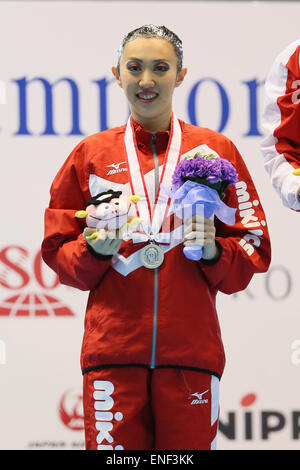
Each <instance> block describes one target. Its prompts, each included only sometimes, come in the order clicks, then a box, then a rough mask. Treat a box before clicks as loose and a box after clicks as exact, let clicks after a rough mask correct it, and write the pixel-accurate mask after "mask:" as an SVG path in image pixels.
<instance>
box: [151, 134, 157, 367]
mask: <svg viewBox="0 0 300 470" xmlns="http://www.w3.org/2000/svg"><path fill="white" fill-rule="evenodd" d="M151 150H152V155H153V159H154V201H155V198H156V194H157V191H158V186H159V164H158V157H157V151H156V134H155V133H153V134H151ZM157 309H158V268H155V269H154V294H153V326H152V351H151V361H150V368H151V369H154V368H155V354H156V340H157V313H158V312H157Z"/></svg>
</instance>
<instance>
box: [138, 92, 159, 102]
mask: <svg viewBox="0 0 300 470" xmlns="http://www.w3.org/2000/svg"><path fill="white" fill-rule="evenodd" d="M136 96H137V98H138V100H139V101H141V102H142V103H152V102H153V101H154V100H155V99H156V98H157V97H158V93H155V92H145V91H143V92H140V93H137V94H136Z"/></svg>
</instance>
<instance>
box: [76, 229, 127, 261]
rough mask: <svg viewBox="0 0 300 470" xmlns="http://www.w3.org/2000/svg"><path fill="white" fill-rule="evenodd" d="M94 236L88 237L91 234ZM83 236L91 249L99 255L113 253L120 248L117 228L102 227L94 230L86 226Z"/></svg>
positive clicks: (120, 240)
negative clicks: (107, 228)
mask: <svg viewBox="0 0 300 470" xmlns="http://www.w3.org/2000/svg"><path fill="white" fill-rule="evenodd" d="M94 233H95V234H96V236H95V238H88V237H89V236H91V235H92V234H94ZM83 237H84V238H85V240H86V241H87V243H88V244H89V245H90V246H91V247H92V248H93V250H94V251H95V252H96V253H98V254H99V255H104V256H108V255H114V254H115V253H117V252H118V251H119V249H120V246H121V243H122V239H121V238H118V237H119V230H105V229H104V228H102V229H100V230H99V231H95V229H94V228H90V227H86V228H85V229H84V231H83Z"/></svg>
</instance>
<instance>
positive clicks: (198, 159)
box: [172, 154, 238, 188]
mask: <svg viewBox="0 0 300 470" xmlns="http://www.w3.org/2000/svg"><path fill="white" fill-rule="evenodd" d="M188 179H193V180H195V181H197V180H198V181H199V182H201V183H202V184H205V182H207V183H208V184H209V185H210V186H211V185H213V184H217V183H224V184H225V183H226V185H227V186H228V185H232V184H235V183H236V182H237V180H238V175H237V172H236V170H235V168H234V166H233V165H232V164H231V163H230V162H229V161H228V160H226V159H225V158H220V157H217V156H215V155H204V156H201V155H198V154H196V155H195V156H194V157H192V158H188V159H186V160H182V161H181V162H180V163H179V164H178V165H177V166H176V168H175V171H174V174H173V178H172V183H173V186H174V187H175V188H179V187H180V186H182V185H183V183H184V182H185V181H187V180H188Z"/></svg>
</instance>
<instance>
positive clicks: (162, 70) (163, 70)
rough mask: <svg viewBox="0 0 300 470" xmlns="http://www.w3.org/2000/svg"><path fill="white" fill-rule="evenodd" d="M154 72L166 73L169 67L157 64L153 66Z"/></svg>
mask: <svg viewBox="0 0 300 470" xmlns="http://www.w3.org/2000/svg"><path fill="white" fill-rule="evenodd" d="M155 70H157V71H158V72H166V71H167V70H169V66H168V65H167V64H158V65H156V66H155Z"/></svg>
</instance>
